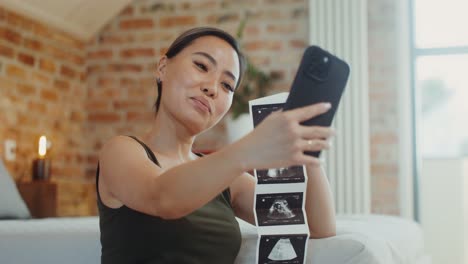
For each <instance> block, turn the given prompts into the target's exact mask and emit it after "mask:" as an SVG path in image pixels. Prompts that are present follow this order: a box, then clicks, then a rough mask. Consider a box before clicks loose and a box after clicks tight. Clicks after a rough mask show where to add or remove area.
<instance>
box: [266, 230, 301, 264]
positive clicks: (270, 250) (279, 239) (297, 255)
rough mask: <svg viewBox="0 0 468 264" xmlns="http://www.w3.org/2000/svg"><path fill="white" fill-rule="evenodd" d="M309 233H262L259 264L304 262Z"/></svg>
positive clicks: (299, 263)
mask: <svg viewBox="0 0 468 264" xmlns="http://www.w3.org/2000/svg"><path fill="white" fill-rule="evenodd" d="M306 242H307V234H291V235H262V236H261V237H260V247H259V251H260V252H259V254H258V264H277V263H280V264H302V263H304V253H305V252H306V251H305V246H306Z"/></svg>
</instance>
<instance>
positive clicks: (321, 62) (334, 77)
mask: <svg viewBox="0 0 468 264" xmlns="http://www.w3.org/2000/svg"><path fill="white" fill-rule="evenodd" d="M349 71H350V70H349V65H348V64H347V63H346V62H345V61H343V60H341V59H339V58H337V57H336V56H334V55H332V54H330V53H329V52H328V51H326V50H323V49H321V48H320V47H317V46H310V47H308V48H307V49H306V50H305V52H304V55H303V56H302V60H301V64H300V65H299V69H298V70H297V73H296V77H295V78H294V82H293V84H292V86H291V90H290V92H289V96H288V98H287V100H286V103H285V104H284V107H283V111H286V110H291V109H294V108H298V107H303V106H307V105H311V104H315V103H321V102H329V103H331V105H332V107H331V109H330V110H329V111H328V112H326V113H324V114H322V115H320V116H316V117H314V118H312V119H309V120H307V121H304V122H303V123H302V124H303V125H307V126H330V125H331V123H332V121H333V117H334V116H335V112H336V110H337V108H338V104H339V102H340V98H341V95H342V94H343V91H344V88H345V86H346V83H347V81H348V77H349ZM305 154H308V155H312V156H314V157H319V156H320V151H315V152H305Z"/></svg>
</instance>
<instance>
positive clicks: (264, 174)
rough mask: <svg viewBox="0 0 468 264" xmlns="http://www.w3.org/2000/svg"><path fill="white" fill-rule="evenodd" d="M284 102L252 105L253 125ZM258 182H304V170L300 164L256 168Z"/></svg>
mask: <svg viewBox="0 0 468 264" xmlns="http://www.w3.org/2000/svg"><path fill="white" fill-rule="evenodd" d="M283 105H284V104H264V105H254V106H252V117H253V123H254V127H256V126H257V125H258V124H260V122H262V121H263V119H265V118H266V117H267V116H268V115H269V114H271V113H272V112H274V111H277V110H281V109H282V108H283ZM257 178H258V184H268V183H296V182H304V181H305V177H304V171H303V169H302V166H292V167H287V168H272V169H269V170H257Z"/></svg>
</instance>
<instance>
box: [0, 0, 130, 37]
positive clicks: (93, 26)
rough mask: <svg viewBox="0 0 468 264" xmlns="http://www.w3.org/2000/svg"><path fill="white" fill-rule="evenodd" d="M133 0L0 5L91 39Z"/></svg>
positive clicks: (8, 0) (34, 0)
mask: <svg viewBox="0 0 468 264" xmlns="http://www.w3.org/2000/svg"><path fill="white" fill-rule="evenodd" d="M130 2H132V0H0V6H3V7H5V8H6V9H9V10H12V11H15V12H17V13H19V14H22V15H24V16H26V17H28V18H32V19H35V20H38V21H40V22H43V23H45V24H48V25H51V26H54V27H57V28H59V29H62V30H64V31H65V32H68V33H70V34H72V35H74V36H76V37H78V38H79V39H82V40H89V39H90V38H91V37H92V36H94V35H95V34H96V33H98V32H99V30H100V29H101V28H102V27H103V26H104V25H105V24H106V23H107V22H109V21H110V20H111V19H112V18H114V17H115V16H116V15H117V14H119V12H120V11H121V10H123V9H124V8H125V7H126V6H127V5H128V4H129V3H130Z"/></svg>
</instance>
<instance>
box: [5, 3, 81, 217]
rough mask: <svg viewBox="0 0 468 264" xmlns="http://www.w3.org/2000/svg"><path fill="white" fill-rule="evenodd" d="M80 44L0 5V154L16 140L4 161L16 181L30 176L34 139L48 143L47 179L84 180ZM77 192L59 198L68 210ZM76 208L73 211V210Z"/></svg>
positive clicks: (72, 206) (34, 145) (58, 180)
mask: <svg viewBox="0 0 468 264" xmlns="http://www.w3.org/2000/svg"><path fill="white" fill-rule="evenodd" d="M85 47H86V43H84V42H82V41H79V40H77V39H75V38H74V37H71V36H69V35H68V34H65V33H63V32H61V31H59V30H55V29H53V28H51V27H49V26H46V25H44V24H41V23H38V22H35V21H33V20H30V19H27V18H25V17H22V16H19V15H17V14H15V13H12V12H10V11H7V10H5V9H3V8H0V124H1V126H0V142H1V148H0V149H1V150H0V154H1V156H2V157H4V155H3V152H4V149H3V142H4V141H5V139H13V140H15V141H16V144H17V148H16V152H17V153H16V160H15V161H8V162H7V161H5V160H4V162H5V165H6V166H7V168H8V170H9V171H10V172H11V174H12V176H13V177H14V178H15V179H16V180H30V179H31V166H32V160H33V159H34V158H35V157H37V155H38V153H37V152H38V146H37V145H38V140H39V137H40V135H42V134H45V135H46V136H47V137H48V138H49V139H50V140H51V142H52V145H51V149H49V153H48V155H47V157H48V158H49V159H51V161H52V174H51V176H52V179H51V180H53V181H57V182H63V183H73V182H82V181H86V179H85V178H84V176H85V164H86V159H87V155H86V149H87V146H86V139H85V138H84V135H85V123H84V121H85V120H86V113H85V107H84V103H85V100H86V95H87V90H86V84H85V77H86V76H85V70H86V67H85V57H86V53H85V52H84V50H85ZM80 198H81V197H68V196H67V195H64V196H61V197H59V199H60V200H63V201H64V204H65V206H68V207H69V208H70V210H69V211H68V212H69V214H73V208H74V207H75V206H79V203H80V202H79V200H80ZM75 213H77V212H75Z"/></svg>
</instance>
